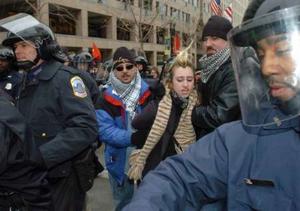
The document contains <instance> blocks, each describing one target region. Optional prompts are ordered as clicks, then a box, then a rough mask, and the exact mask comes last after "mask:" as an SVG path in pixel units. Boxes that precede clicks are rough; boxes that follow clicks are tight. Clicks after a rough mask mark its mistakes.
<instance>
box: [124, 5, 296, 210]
mask: <svg viewBox="0 0 300 211" xmlns="http://www.w3.org/2000/svg"><path fill="white" fill-rule="evenodd" d="M227 38H228V40H229V42H230V48H231V55H232V56H231V58H232V61H233V66H234V71H235V75H236V79H237V86H238V91H239V92H238V95H239V100H240V106H241V112H242V120H241V121H235V122H232V123H226V124H224V125H222V126H220V127H219V128H217V129H216V130H215V131H213V132H212V133H210V134H208V135H206V136H204V137H203V138H201V139H199V140H198V141H197V143H196V144H194V145H193V146H192V147H190V148H189V149H188V150H187V151H186V152H185V153H183V154H182V155H179V156H175V157H171V158H169V159H166V160H165V161H164V162H163V163H162V164H161V165H160V166H158V167H157V168H156V169H155V170H154V171H152V172H150V173H149V174H148V175H147V177H145V178H144V179H143V181H142V182H141V184H140V186H139V188H138V190H137V192H136V193H135V197H133V199H132V201H131V204H129V205H128V206H127V207H125V208H124V209H123V210H124V211H136V210H141V209H143V210H147V211H148V210H172V211H175V210H194V209H188V208H187V205H189V204H191V205H193V207H196V206H197V208H198V207H199V208H202V209H201V210H230V211H243V210H268V211H271V210H276V211H277V210H293V211H298V210H300V203H299V201H300V183H299V177H300V169H299V168H298V167H299V151H300V145H299V143H300V136H299V134H300V130H299V128H300V121H299V120H300V116H299V115H300V71H299V70H300V62H299V58H300V54H299V52H300V1H299V0H284V1H283V0H252V2H251V3H250V4H249V6H248V8H247V10H246V12H245V16H244V20H243V23H242V24H241V25H239V26H237V27H235V28H234V29H232V30H231V31H230V32H229V33H228V35H227ZM219 200H224V201H225V203H224V204H223V205H224V206H221V207H220V206H219V207H218V208H217V206H216V207H209V208H208V207H204V206H205V205H206V206H211V205H212V204H209V203H210V202H212V201H219ZM214 205H216V204H214ZM197 210H198V209H197ZM199 210H200V209H199Z"/></svg>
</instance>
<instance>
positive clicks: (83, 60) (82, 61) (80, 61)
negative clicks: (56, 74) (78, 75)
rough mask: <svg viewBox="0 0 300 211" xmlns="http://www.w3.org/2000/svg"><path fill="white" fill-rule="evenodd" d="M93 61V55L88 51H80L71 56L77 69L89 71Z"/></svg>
mask: <svg viewBox="0 0 300 211" xmlns="http://www.w3.org/2000/svg"><path fill="white" fill-rule="evenodd" d="M92 62H93V57H92V55H91V54H90V53H89V52H81V53H79V54H76V55H75V56H74V58H73V65H74V67H76V68H77V69H78V70H81V71H87V72H89V70H90V68H91V65H92Z"/></svg>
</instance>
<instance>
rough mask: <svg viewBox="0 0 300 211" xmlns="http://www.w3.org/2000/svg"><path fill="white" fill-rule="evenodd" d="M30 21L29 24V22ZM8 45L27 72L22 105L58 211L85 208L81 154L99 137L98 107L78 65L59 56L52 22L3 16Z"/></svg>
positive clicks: (18, 102)
mask: <svg viewBox="0 0 300 211" xmlns="http://www.w3.org/2000/svg"><path fill="white" fill-rule="evenodd" d="M24 21H26V25H24ZM0 26H1V27H2V28H5V29H6V30H8V31H9V32H8V34H7V37H6V38H5V39H4V40H3V42H2V44H3V45H4V46H10V47H12V48H13V49H14V53H15V56H16V60H17V65H18V67H19V69H22V70H23V71H24V72H27V75H26V77H25V82H24V83H23V86H22V88H21V90H20V91H19V93H20V94H19V96H18V97H17V106H18V108H19V109H20V111H21V113H22V114H23V115H24V116H25V118H26V119H27V122H28V123H29V125H30V126H31V127H32V129H33V133H34V137H35V139H36V142H37V144H38V146H39V150H40V152H41V155H42V158H43V161H44V165H45V166H46V167H47V169H48V171H49V173H48V180H49V183H50V186H51V191H52V204H53V210H55V211H77V210H82V206H83V202H82V200H83V199H84V198H83V197H82V195H83V194H84V193H85V188H84V187H83V186H84V185H82V181H83V179H82V177H81V173H80V172H78V171H77V168H76V165H74V163H76V158H77V156H78V155H79V154H80V153H81V152H83V151H85V150H86V149H87V148H89V147H90V144H92V143H93V142H94V141H95V140H96V138H97V122H96V119H95V111H94V107H93V104H92V102H91V99H90V97H89V95H88V91H87V89H86V86H85V84H84V82H83V81H82V79H81V77H79V76H78V71H77V70H74V69H72V68H70V67H67V66H64V65H63V64H62V63H61V62H57V61H56V60H55V57H56V56H57V50H58V49H60V47H59V46H58V44H57V42H56V41H55V37H54V34H53V33H52V31H51V30H50V28H49V27H47V26H46V25H44V24H42V23H40V22H39V21H37V20H36V19H35V18H33V17H32V16H30V15H27V14H24V13H21V14H17V15H15V16H13V17H12V16H11V17H9V18H6V19H2V20H1V21H0Z"/></svg>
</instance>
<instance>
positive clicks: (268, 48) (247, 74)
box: [228, 7, 300, 127]
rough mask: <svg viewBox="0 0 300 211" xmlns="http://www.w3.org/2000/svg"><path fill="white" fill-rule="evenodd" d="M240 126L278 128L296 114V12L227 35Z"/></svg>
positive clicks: (299, 73) (299, 14) (299, 18)
mask: <svg viewBox="0 0 300 211" xmlns="http://www.w3.org/2000/svg"><path fill="white" fill-rule="evenodd" d="M228 40H229V41H230V47H231V55H232V62H233V66H234V70H235V74H236V79H237V85H238V92H239V100H240V107H241V112H242V117H243V122H244V124H245V125H247V126H254V127H256V126H270V125H280V124H281V123H282V122H284V121H288V120H290V119H293V118H295V117H297V116H299V113H300V7H294V8H289V9H284V10H280V11H275V12H272V13H269V14H267V15H265V16H262V17H260V18H255V19H253V20H250V21H247V22H245V23H243V24H242V25H240V26H238V27H236V28H234V29H233V30H231V31H230V32H229V34H228Z"/></svg>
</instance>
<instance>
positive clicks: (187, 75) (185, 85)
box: [172, 67, 195, 97]
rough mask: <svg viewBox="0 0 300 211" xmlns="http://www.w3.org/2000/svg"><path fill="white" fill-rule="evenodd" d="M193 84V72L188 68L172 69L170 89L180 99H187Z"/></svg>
mask: <svg viewBox="0 0 300 211" xmlns="http://www.w3.org/2000/svg"><path fill="white" fill-rule="evenodd" d="M194 84H195V78H194V72H193V70H192V68H190V67H174V68H173V78H172V88H173V90H174V91H175V92H176V93H177V94H178V95H179V96H181V97H188V96H189V95H190V94H191V92H192V90H193V88H194Z"/></svg>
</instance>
